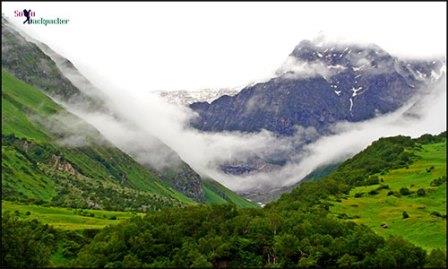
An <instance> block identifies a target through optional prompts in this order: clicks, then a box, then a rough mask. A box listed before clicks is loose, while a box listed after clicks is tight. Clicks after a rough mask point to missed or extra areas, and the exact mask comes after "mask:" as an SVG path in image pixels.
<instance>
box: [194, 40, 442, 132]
mask: <svg viewBox="0 0 448 269" xmlns="http://www.w3.org/2000/svg"><path fill="white" fill-rule="evenodd" d="M444 68H445V63H444V62H443V61H441V60H438V59H431V60H400V59H398V58H397V57H394V56H392V55H390V54H389V53H387V52H386V51H384V50H383V49H381V48H380V47H378V46H376V45H370V46H359V45H353V44H352V45H341V44H315V43H312V42H310V41H302V42H301V43H300V44H299V45H298V46H297V47H296V48H295V49H294V50H293V52H292V53H291V54H290V55H289V57H288V58H287V60H286V61H285V63H284V64H283V66H281V67H280V68H279V69H278V70H277V72H276V77H274V78H272V79H270V80H269V81H266V82H262V83H258V84H255V85H251V86H248V87H245V88H243V89H242V90H241V91H240V92H239V93H238V94H236V95H234V96H226V95H224V96H221V97H220V98H218V99H216V100H214V101H213V102H211V103H208V102H196V103H193V104H191V105H190V107H191V108H192V109H193V110H194V111H196V112H197V113H198V114H199V117H198V118H196V119H195V120H193V121H192V122H191V125H192V126H193V127H195V128H197V129H200V130H203V131H212V132H220V131H243V132H258V131H260V130H262V129H266V130H269V131H272V132H274V133H275V134H278V135H281V136H290V135H293V134H294V132H295V130H296V126H302V127H313V128H315V129H316V130H317V131H318V132H319V133H327V132H328V127H329V126H330V125H332V124H334V123H336V122H340V121H349V122H359V121H364V120H367V119H371V118H374V117H375V116H377V115H379V114H384V113H388V112H391V111H394V110H396V109H397V108H399V107H400V106H402V105H403V104H404V103H406V101H408V100H409V99H410V98H411V97H412V96H414V95H415V94H417V93H418V92H419V89H421V88H422V87H424V86H427V85H428V84H430V83H432V82H434V81H436V80H437V79H438V78H440V77H441V75H442V72H443V70H444Z"/></svg>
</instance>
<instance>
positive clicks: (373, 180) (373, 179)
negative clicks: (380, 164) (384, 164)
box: [364, 176, 380, 186]
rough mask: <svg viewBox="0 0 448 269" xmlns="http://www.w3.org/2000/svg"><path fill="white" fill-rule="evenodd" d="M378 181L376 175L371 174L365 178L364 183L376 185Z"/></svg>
mask: <svg viewBox="0 0 448 269" xmlns="http://www.w3.org/2000/svg"><path fill="white" fill-rule="evenodd" d="M379 183H380V179H379V178H378V176H371V177H369V178H368V179H367V180H365V183H364V185H366V186H370V185H376V184H379Z"/></svg>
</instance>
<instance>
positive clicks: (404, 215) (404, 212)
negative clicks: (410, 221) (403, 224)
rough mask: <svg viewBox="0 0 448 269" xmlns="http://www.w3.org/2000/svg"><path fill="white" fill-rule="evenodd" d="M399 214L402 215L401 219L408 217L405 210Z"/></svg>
mask: <svg viewBox="0 0 448 269" xmlns="http://www.w3.org/2000/svg"><path fill="white" fill-rule="evenodd" d="M401 215H402V216H403V219H407V218H409V214H408V212H406V211H403V213H402V214H401Z"/></svg>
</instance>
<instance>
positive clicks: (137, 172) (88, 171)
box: [2, 70, 192, 204]
mask: <svg viewBox="0 0 448 269" xmlns="http://www.w3.org/2000/svg"><path fill="white" fill-rule="evenodd" d="M56 114H57V115H58V116H61V115H62V116H64V117H66V118H69V119H70V120H73V121H74V122H80V123H81V124H82V125H83V127H85V128H86V129H89V131H90V132H93V133H95V132H96V130H95V129H93V128H92V127H91V126H88V125H87V124H85V123H83V122H82V121H81V120H80V119H78V118H77V117H75V116H74V115H72V114H69V113H68V112H66V111H65V110H63V108H62V107H60V106H59V105H57V104H56V103H55V102H53V101H52V100H51V99H50V98H49V97H47V96H46V95H45V94H43V93H42V92H40V91H39V90H37V89H36V88H34V87H33V86H31V85H28V84H26V83H24V82H22V81H20V80H18V79H16V78H15V77H14V76H12V75H11V74H9V73H8V72H6V71H4V70H2V135H8V134H14V135H15V136H17V137H19V138H26V139H29V140H30V141H33V143H37V144H45V145H50V146H51V147H53V148H56V149H57V150H60V151H61V152H63V155H64V157H65V158H66V159H67V160H69V161H70V162H71V163H72V164H74V165H76V167H77V168H78V169H79V170H80V171H81V173H82V174H84V175H86V176H88V177H91V178H96V179H109V178H111V177H113V176H115V177H116V178H115V179H116V180H119V179H120V178H118V177H117V176H116V175H117V174H123V173H124V174H125V175H126V176H127V182H126V184H127V186H128V187H130V188H134V189H138V190H142V191H148V192H151V193H154V194H157V195H161V196H167V197H172V198H174V199H176V200H179V201H181V202H183V203H188V204H191V203H192V201H191V200H190V199H189V198H187V197H185V196H184V195H182V194H180V193H178V192H176V191H174V190H173V189H171V188H169V187H168V186H167V185H166V184H165V183H163V182H162V181H160V180H158V178H157V177H156V176H155V175H154V174H153V173H152V172H151V171H149V170H147V169H146V168H144V167H143V166H141V165H139V164H138V163H136V162H135V161H134V160H133V159H132V158H131V157H129V156H128V155H126V154H124V153H123V152H121V151H120V150H118V149H116V148H114V147H112V146H90V147H83V148H74V147H71V148H70V147H60V146H58V145H56V143H55V140H56V139H57V138H56V137H55V136H56V135H55V134H53V133H51V131H50V128H49V127H48V125H47V124H54V121H53V122H49V121H48V118H49V117H52V116H54V115H56ZM54 120H55V119H54ZM45 121H46V122H45ZM56 121H57V119H56ZM57 124H59V125H60V126H64V121H59V122H57ZM65 127H67V126H65ZM96 135H99V134H96ZM2 160H3V162H4V163H3V162H2V167H7V168H9V169H10V170H11V171H12V172H11V173H12V175H13V176H12V177H10V176H8V177H4V174H3V173H2V186H4V185H8V184H9V185H12V186H10V189H14V190H17V191H20V192H22V193H23V194H25V196H28V197H32V198H38V199H42V200H49V199H50V198H51V197H52V196H54V194H55V189H54V185H55V183H54V182H53V180H52V179H51V178H48V176H46V175H45V174H43V173H42V172H41V171H39V170H37V169H32V168H31V169H30V167H33V166H32V164H31V163H30V161H29V160H27V158H25V157H24V156H21V154H20V152H18V151H16V150H15V149H14V148H12V147H2ZM106 164H107V165H106Z"/></svg>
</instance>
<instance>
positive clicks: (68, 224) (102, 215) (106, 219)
mask: <svg viewBox="0 0 448 269" xmlns="http://www.w3.org/2000/svg"><path fill="white" fill-rule="evenodd" d="M2 210H4V211H11V212H15V211H18V212H19V216H20V218H23V219H29V220H32V219H38V220H39V221H40V222H42V223H45V224H49V225H52V226H53V227H55V228H57V229H63V230H82V229H100V228H103V227H104V226H106V225H110V224H117V223H119V222H120V221H122V220H125V219H128V218H130V217H132V216H133V214H134V213H132V212H119V211H107V210H94V209H83V212H85V213H93V214H94V216H93V217H90V216H85V215H81V214H80V213H79V212H77V209H73V208H63V207H52V206H40V205H25V204H18V203H13V202H9V201H2ZM26 212H30V213H31V214H30V215H26ZM113 216H115V217H116V218H117V219H116V220H113V219H110V218H111V217H113Z"/></svg>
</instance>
